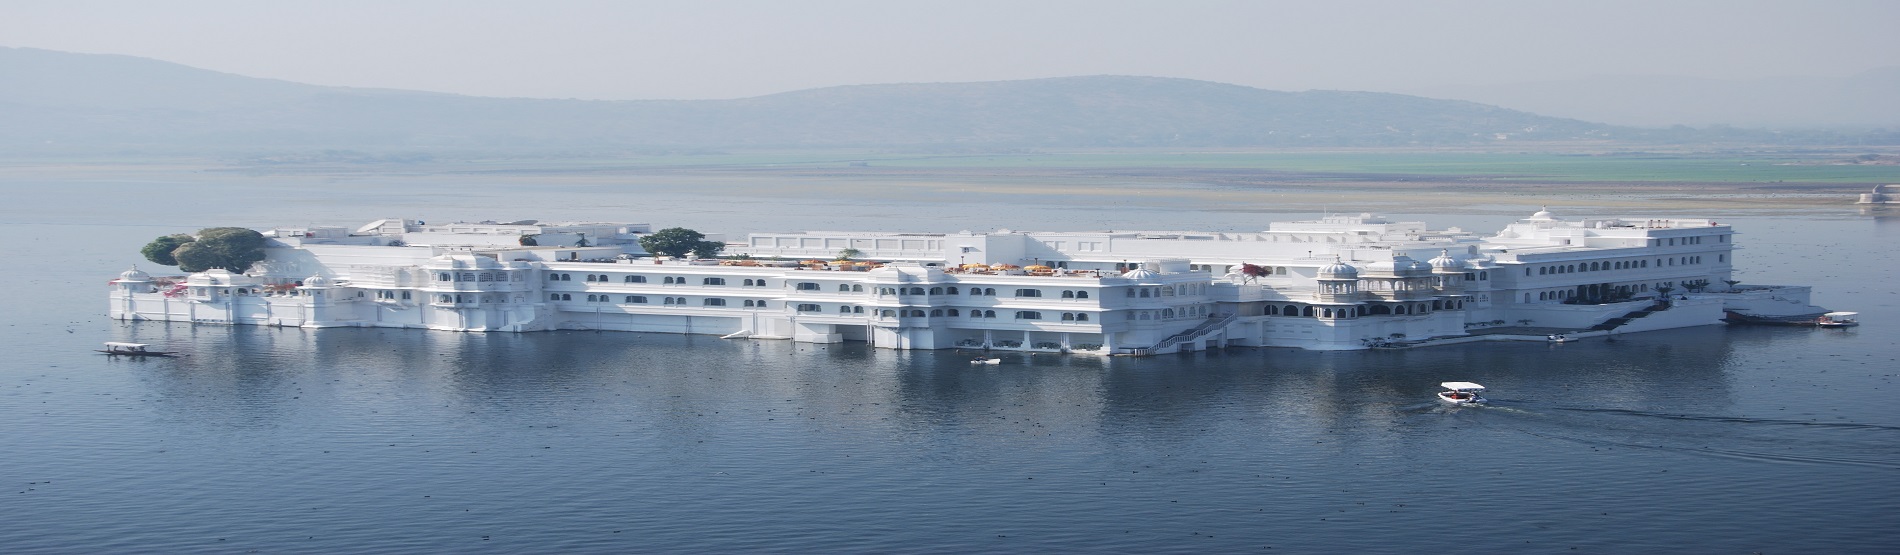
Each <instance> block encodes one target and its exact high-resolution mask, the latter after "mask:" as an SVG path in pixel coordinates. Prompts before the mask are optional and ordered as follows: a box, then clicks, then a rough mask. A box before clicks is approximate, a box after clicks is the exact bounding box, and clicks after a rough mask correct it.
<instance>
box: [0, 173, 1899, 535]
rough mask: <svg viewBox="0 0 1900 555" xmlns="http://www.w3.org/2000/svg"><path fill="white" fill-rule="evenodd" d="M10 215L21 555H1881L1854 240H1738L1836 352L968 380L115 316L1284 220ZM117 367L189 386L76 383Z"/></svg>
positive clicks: (1854, 234)
mask: <svg viewBox="0 0 1900 555" xmlns="http://www.w3.org/2000/svg"><path fill="white" fill-rule="evenodd" d="M8 179H10V180H0V190H5V191H7V192H8V193H9V194H10V196H11V197H12V198H13V202H12V203H10V205H8V206H5V207H0V219H4V221H5V222H8V223H5V224H0V232H4V233H5V236H6V237H9V238H12V239H13V241H11V242H10V246H11V247H12V253H11V254H12V255H13V259H14V261H15V264H14V269H13V270H11V271H9V272H7V273H6V274H5V275H3V276H0V283H4V284H5V285H6V286H7V287H8V288H9V289H10V290H11V291H12V292H13V295H11V296H10V300H9V301H8V303H7V305H6V306H7V308H6V311H5V313H6V315H7V318H6V321H5V325H6V329H5V334H4V339H0V346H4V348H5V352H7V353H8V356H9V361H8V362H7V363H6V364H5V365H4V366H0V422H4V423H5V428H4V429H5V430H6V432H5V433H4V434H0V485H4V486H5V487H6V488H11V489H5V490H0V494H4V495H7V496H8V497H10V499H8V500H7V502H5V503H0V545H5V546H7V547H6V550H7V551H8V552H15V553H21V552H25V553H38V552H207V551H208V552H227V551H228V552H248V551H251V550H259V551H262V552H325V553H329V552H401V553H407V552H458V553H461V552H522V551H528V552H734V551H754V552H880V553H883V552H975V551H985V552H1042V551H1068V552H1142V553H1149V552H1240V551H1248V552H1275V553H1279V552H1294V553H1300V552H1407V553H1412V552H1419V551H1432V550H1440V549H1458V550H1502V551H1504V552H1569V551H1571V550H1572V549H1573V548H1574V549H1575V550H1577V551H1581V552H1612V553H1654V552H1663V551H1675V552H1680V551H1689V552H1749V551H1763V552H1789V551H1797V552H1872V551H1884V550H1890V549H1892V546H1894V545H1900V526H1896V525H1900V479H1896V478H1897V477H1900V411H1895V410H1893V408H1892V407H1893V404H1894V400H1895V396H1896V395H1895V392H1896V390H1895V383H1894V380H1895V375H1896V374H1897V373H1900V362H1896V359H1897V358H1900V352H1896V350H1895V349H1894V348H1893V345H1894V342H1895V339H1896V333H1895V332H1894V331H1893V326H1894V322H1895V318H1893V314H1894V313H1895V306H1894V304H1895V298H1894V296H1895V294H1896V288H1895V286H1894V285H1893V284H1892V283H1891V282H1890V281H1888V280H1887V279H1886V277H1887V276H1892V275H1895V270H1896V269H1900V268H1896V263H1895V262H1894V261H1893V260H1891V259H1888V258H1886V257H1884V256H1881V255H1879V254H1874V255H1872V256H1870V255H1869V253H1886V252H1889V249H1888V247H1887V245H1889V244H1891V243H1892V242H1893V240H1894V239H1895V238H1896V233H1895V229H1896V228H1895V226H1894V225H1893V224H1892V223H1890V222H1889V221H1888V220H1884V219H1875V218H1865V217H1861V216H1858V215H1855V214H1853V213H1852V212H1851V211H1849V210H1843V211H1842V213H1840V214H1833V213H1817V214H1797V215H1792V216H1760V215H1746V214H1738V215H1735V217H1733V218H1729V217H1721V218H1720V219H1721V220H1723V221H1724V222H1728V221H1734V222H1735V223H1736V224H1737V226H1738V229H1739V230H1740V231H1741V232H1743V233H1744V235H1743V236H1742V237H1741V239H1740V241H1741V245H1742V246H1743V248H1744V250H1741V251H1738V253H1737V257H1738V259H1739V260H1738V267H1740V268H1744V269H1745V270H1746V273H1744V274H1742V275H1741V276H1739V277H1740V279H1742V280H1743V281H1745V282H1752V283H1812V284H1814V285H1816V286H1817V295H1816V300H1817V302H1819V303H1820V304H1823V305H1825V306H1829V307H1833V308H1840V309H1853V310H1860V311H1862V312H1863V318H1862V320H1863V322H1865V325H1863V326H1862V327H1859V328H1854V329H1849V330H1819V329H1802V328H1741V327H1738V328H1726V329H1725V328H1722V327H1705V328H1695V329H1685V330H1675V331H1667V332H1657V333H1645V334H1630V335H1624V336H1620V337H1617V338H1616V339H1615V341H1614V342H1605V341H1600V340H1591V341H1583V342H1578V343H1569V344H1563V345H1542V344H1503V343H1500V344H1476V345H1459V346H1448V347H1437V348H1429V349H1418V350H1409V351H1378V352H1344V353H1321V352H1306V351H1297V350H1284V349H1263V350H1245V349H1238V350H1232V351H1227V352H1217V353H1195V354H1191V355H1182V356H1166V357H1157V358H1148V359H1126V358H1115V359H1102V358H1091V357H1062V356H1049V355H1038V356H1019V355H1005V356H1004V364H1002V365H999V366H990V367H972V366H971V365H969V364H968V362H967V361H968V358H969V355H968V354H958V353H955V352H948V351H946V352H893V351H882V350H872V349H866V348H864V347H863V346H862V345H857V344H845V345H832V346H817V345H800V344H793V343H788V342H775V341H724V340H719V339H716V338H711V337H683V336H669V335H644V334H623V333H597V332H549V333H535V334H459V333H439V332H425V331H414V330H383V329H368V330H364V329H331V330H302V329H280V328H256V327H210V326H192V325H187V324H164V323H138V324H125V323H119V322H113V321H109V320H106V319H104V318H103V317H102V316H101V314H102V313H103V312H104V300H103V299H104V295H103V293H104V289H103V283H104V282H105V281H106V280H108V279H111V278H112V277H113V276H114V275H115V274H116V272H117V271H119V270H121V269H123V267H124V266H125V265H127V264H129V263H132V262H135V261H137V255H136V249H137V248H138V246H140V245H142V244H143V243H144V242H145V241H147V240H149V239H150V238H151V237H153V236H156V235H159V234H163V233H170V232H175V231H189V230H192V229H195V228H197V227H204V226H210V225H224V224H239V225H257V226H263V225H271V224H283V223H307V222H319V223H344V224H347V223H355V222H356V221H358V220H363V221H367V220H369V219H372V218H378V217H384V216H389V215H407V214H410V213H416V212H424V211H426V212H429V213H430V214H444V215H448V216H449V217H454V216H461V217H468V218H483V217H533V216H541V217H544V218H546V219H564V218H566V217H573V218H606V217H613V216H614V215H615V214H619V215H618V216H617V217H615V219H637V220H647V221H651V222H652V223H655V224H658V225H661V226H668V225H675V224H685V225H689V226H694V227H698V228H700V229H702V230H706V231H727V232H742V231H748V230H782V229H798V228H806V227H811V228H832V229H840V228H842V229H919V228H926V229H937V228H946V227H947V228H950V229H952V230H954V229H961V228H974V229H986V228H987V227H993V226H997V225H1006V226H1011V227H1036V228H1043V229H1075V228H1107V227H1115V228H1129V227H1157V228H1163V227H1167V228H1190V227H1193V228H1231V229H1251V228H1257V227H1258V223H1257V222H1261V221H1264V220H1265V219H1269V218H1271V217H1289V216H1295V214H1285V215H1276V214H1272V212H1273V210H1272V209H1270V208H1261V209H1259V210H1258V211H1257V212H1259V213H1260V214H1266V215H1264V216H1260V215H1246V214H1244V213H1245V212H1246V211H1247V207H1245V206H1241V207H1238V210H1236V207H1235V206H1232V205H1227V206H1223V208H1227V209H1228V210H1226V211H1222V212H1208V211H1205V210H1204V209H1205V208H1209V207H1208V206H1199V205H1196V204H1194V203H1191V202H1188V203H1183V204H1181V205H1179V206H1173V207H1169V208H1166V209H1163V210H1159V211H1157V210H1153V209H1138V208H1132V207H1129V208H1123V207H1119V206H1118V205H1116V204H1115V203H1114V202H1110V201H1102V202H1097V203H1094V204H1092V205H1090V206H1088V207H1083V208H1079V209H1077V210H1075V211H1072V212H1051V211H1049V210H1047V209H1046V208H1044V207H1037V206H988V205H985V204H982V203H980V202H977V201H970V202H967V203H963V204H951V205H949V206H947V207H946V206H943V205H939V204H937V203H938V202H941V199H933V200H931V201H929V202H923V201H906V200H904V199H902V198H893V197H874V198H870V199H867V200H866V203H865V204H864V206H873V207H876V208H875V209H867V208H862V207H856V208H848V209H844V208H835V207H833V208H824V206H823V203H820V202H817V201H811V200H809V199H807V200H799V199H801V198H803V197H801V196H800V195H798V194H791V193H787V194H786V195H785V196H784V197H774V198H776V199H777V200H781V201H783V202H780V203H777V205H778V206H780V208H777V209H774V208H770V207H769V206H770V205H773V204H775V203H774V202H772V199H767V200H765V201H746V202H742V203H737V204H732V205H728V204H725V203H724V202H723V201H722V200H720V196H721V194H722V191H723V192H730V190H731V189H729V188H728V189H719V188H716V187H715V188H710V189H704V190H697V191H691V192H666V191H664V190H656V189H652V188H648V189H640V190H639V191H640V194H641V195H644V196H642V197H641V198H638V199H636V198H628V195H629V194H630V193H625V192H622V193H611V192H610V191H607V190H604V189H602V188H599V187H591V186H564V187H549V188H547V189H546V190H543V191H541V192H540V193H539V194H532V195H523V196H521V197H520V198H521V199H522V201H521V202H520V203H518V205H509V206H510V207H509V208H508V210H507V212H508V213H506V214H494V213H492V211H493V210H494V209H495V206H497V204H496V203H497V202H498V200H497V199H499V198H504V197H506V195H504V194H503V191H504V189H503V188H501V187H500V186H492V187H483V186H474V187H470V188H469V189H467V190H466V191H465V192H466V193H467V195H466V196H446V197H438V196H434V195H432V194H429V191H431V190H432V189H429V188H428V187H433V186H434V185H435V184H434V183H433V182H428V183H424V181H426V180H393V181H389V182H379V183H374V184H363V185H360V186H359V185H350V184H347V183H346V184H344V186H340V187H323V186H313V187H309V188H305V187H299V186H283V187H273V188H272V190H273V192H272V193H270V194H254V192H253V191H252V189H250V187H254V186H255V185H254V183H255V181H257V179H247V180H238V179H233V178H229V177H224V176H206V177H203V178H202V180H197V179H200V178H194V177H189V176H187V177H182V178H169V180H160V181H161V182H160V183H158V184H154V183H152V182H149V181H141V180H129V181H106V180H100V179H96V178H85V179H80V178H62V177H59V176H52V177H45V176H35V177H31V178H24V177H12V178H8ZM242 181H249V182H251V184H248V185H247V184H242V183H240V182H242ZM291 181H296V180H291ZM293 185H294V184H293ZM425 185H427V186H426V187H425ZM806 192H807V193H808V192H809V191H806ZM801 194H802V193H801ZM620 206H648V207H650V208H648V209H645V210H642V211H637V212H634V213H631V215H629V214H628V213H623V212H620V211H621V210H622V208H618V207H620ZM564 207H565V208H564ZM671 207H683V208H681V209H680V210H677V211H676V210H673V209H672V208H671ZM564 210H566V211H564ZM1440 211H1441V212H1445V213H1444V214H1439V215H1435V216H1432V217H1431V218H1430V221H1432V222H1434V223H1440V224H1445V225H1464V226H1467V227H1470V228H1479V229H1488V228H1490V227H1494V226H1495V225H1496V224H1498V223H1501V222H1503V221H1505V220H1508V219H1509V218H1510V217H1512V216H1514V215H1515V214H1501V213H1494V212H1475V211H1474V212H1464V213H1460V212H1457V211H1456V210H1455V209H1446V210H1440ZM522 212H532V213H527V214H524V213H522ZM937 213H956V214H971V215H972V216H970V217H969V218H967V219H966V218H963V217H960V216H959V217H943V216H936V215H934V214H937ZM920 214H923V215H924V216H921V217H920V216H919V215H920ZM1644 215H1648V214H1644ZM676 216H677V217H676ZM437 217H441V216H437ZM1012 218H1018V220H1017V221H1016V222H1015V223H1011V222H1009V221H1008V220H1010V219H1012ZM1023 218H1027V219H1030V220H1034V222H1033V223H1035V224H1037V225H1028V224H1024V223H1021V222H1022V221H1028V220H1025V219H1023ZM992 221H995V223H991V222H992ZM1128 221H1140V222H1142V223H1144V224H1146V225H1138V226H1137V225H1128V224H1125V223H1122V222H1128ZM1105 222H1107V223H1105ZM799 224H805V225H799ZM1110 224H1112V225H1110ZM108 340H121V341H141V342H150V343H156V344H159V345H164V346H167V347H170V348H176V349H180V350H183V351H185V352H186V353H188V356H185V357H182V358H178V359H172V360H112V359H106V358H105V357H102V356H96V355H94V354H92V353H91V352H90V351H89V349H93V348H96V346H97V345H98V343H99V342H101V341H108ZM1452 379H1459V380H1473V381H1477V382H1480V383H1484V384H1485V385H1487V386H1489V387H1491V388H1492V393H1491V395H1490V396H1491V398H1492V400H1493V404H1492V405H1491V406H1489V407H1480V408H1447V407H1442V406H1440V405H1438V404H1437V403H1436V402H1434V401H1432V400H1431V393H1432V392H1433V391H1434V390H1435V384H1437V383H1438V382H1440V381H1445V380H1452Z"/></svg>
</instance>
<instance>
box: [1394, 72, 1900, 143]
mask: <svg viewBox="0 0 1900 555" xmlns="http://www.w3.org/2000/svg"><path fill="white" fill-rule="evenodd" d="M1408 92H1413V93H1417V94H1423V95H1427V96H1438V97H1446V98H1463V99H1466V100H1471V101H1475V102H1484V103H1489V104H1496V105H1498V106H1508V107H1511V108H1514V109H1518V110H1528V111H1532V112H1537V113H1540V114H1560V115H1563V116H1567V117H1574V118H1583V119H1588V120H1592V121H1605V122H1611V123H1614V124H1619V125H1643V126H1671V125H1695V126H1707V125H1733V126H1740V127H1763V126H1766V127H1779V128H1813V127H1848V128H1854V127H1858V128H1869V127H1890V128H1891V127H1900V102H1895V99H1897V98H1900V67H1886V68H1880V69H1875V70H1872V71H1866V72H1862V73H1860V74H1858V75H1853V76H1849V77H1776V78H1768V79H1748V80H1724V79H1699V78H1693V77H1673V76H1637V75H1618V76H1603V77H1593V78H1589V79H1571V80H1564V81H1542V82H1534V83H1511V84H1503V85H1484V86H1446V87H1434V88H1424V89H1418V90H1413V91H1408Z"/></svg>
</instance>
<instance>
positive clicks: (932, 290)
mask: <svg viewBox="0 0 1900 555" xmlns="http://www.w3.org/2000/svg"><path fill="white" fill-rule="evenodd" d="M930 294H932V295H942V294H943V288H942V287H932V288H930Z"/></svg>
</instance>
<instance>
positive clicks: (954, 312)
mask: <svg viewBox="0 0 1900 555" xmlns="http://www.w3.org/2000/svg"><path fill="white" fill-rule="evenodd" d="M944 314H945V315H946V316H962V314H960V313H958V312H957V309H954V308H952V309H950V310H949V311H948V312H945V313H944Z"/></svg>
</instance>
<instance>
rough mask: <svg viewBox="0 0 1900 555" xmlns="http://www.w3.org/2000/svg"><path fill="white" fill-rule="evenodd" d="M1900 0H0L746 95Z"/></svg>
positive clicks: (1772, 63)
mask: <svg viewBox="0 0 1900 555" xmlns="http://www.w3.org/2000/svg"><path fill="white" fill-rule="evenodd" d="M1896 23H1900V0H1864V1H1862V0H1838V1H1826V0H1806V1H1749V0H1715V1H1666V0H1647V1H1621V0H1615V1H1606V0H1587V1H1586V0H1576V1H1569V2H1539V1H1530V0H1515V1H1444V2H1431V1H1425V0H1417V1H1397V0H1364V1H1334V0H1306V1H1300V2H1282V1H1256V2H1224V1H1206V2H1193V1H1182V0H1176V1H1168V2H1111V1H1100V0H1096V1H1050V2H1034V1H1024V0H1015V1H985V0H955V1H899V0H881V1H856V0H850V1H842V0H841V1H807V2H793V1H769V2H753V1H744V2H721V1H705V0H700V1H691V2H687V1H680V2H635V1H617V2H615V1H559V0H539V1H533V2H529V1H518V2H501V1H487V0H454V1H437V0H406V1H401V0H398V1H392V0H380V1H355V0H325V1H303V2H291V1H256V0H245V1H235V0H234V1H191V0H177V1H150V0H142V1H84V0H57V1H38V0H4V1H3V2H0V46H18V47H34V48H45V49H51V50H65V51H74V52H91V53H109V54H128V55H134V56H142V57H149V58H157V59H161V60H167V61H172V62H177V63H181V64H185V65H190V66H195V67H201V68H206V69H213V70H218V71H224V72H230V73H237V74H241V75H248V76H255V77H273V78H279V79H286V80H291V81H298V82H304V83H312V84H320V85H344V86H358V87H387V88H400V89H416V90H428V91H441V92H454V93H463V94H472V95H483V96H526V97H552V98H595V99H649V98H734V97H744V96H755V95H761V94H769V93H774V92H783V91H788V90H796V89H805V88H813V87H823V86H831V85H847V84H864V83H893V82H927V81H988V80H1003V79H1024V78H1035V77H1055V76H1067V75H1094V74H1125V75H1151V76H1167V77H1187V78H1194V79H1205V80H1210V81H1220V82H1226V83H1236V84H1242V85H1249V86H1254V87H1261V88H1268V89H1280V90H1304V89H1349V90H1373V91H1395V92H1403V91H1409V90H1417V89H1421V88H1429V87H1434V86H1441V85H1463V84H1491V83H1509V82H1520V81H1541V80H1557V79H1567V78H1576V77H1587V76H1593V75H1612V74H1614V75H1625V74H1645V75H1682V76H1693V77H1708V78H1722V79H1740V78H1753V77H1767V76H1783V75H1827V76H1844V75H1850V74H1854V73H1858V72H1861V71H1864V70H1868V69H1872V68H1876V67H1882V66H1894V65H1900V31H1896V27H1895V25H1896Z"/></svg>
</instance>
